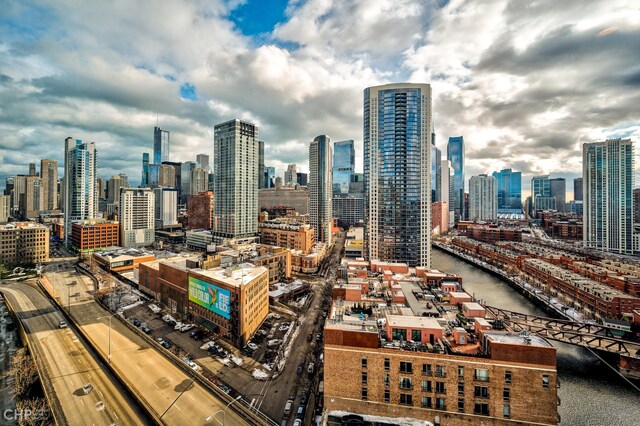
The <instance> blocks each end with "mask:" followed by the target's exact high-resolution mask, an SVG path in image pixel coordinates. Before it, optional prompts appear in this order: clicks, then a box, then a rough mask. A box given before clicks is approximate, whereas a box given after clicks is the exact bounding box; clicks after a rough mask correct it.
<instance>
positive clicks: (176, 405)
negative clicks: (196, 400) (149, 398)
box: [173, 404, 182, 411]
mask: <svg viewBox="0 0 640 426" xmlns="http://www.w3.org/2000/svg"><path fill="white" fill-rule="evenodd" d="M173 405H174V406H175V407H176V408H177V409H178V410H180V411H182V408H180V407H179V406H178V404H173Z"/></svg>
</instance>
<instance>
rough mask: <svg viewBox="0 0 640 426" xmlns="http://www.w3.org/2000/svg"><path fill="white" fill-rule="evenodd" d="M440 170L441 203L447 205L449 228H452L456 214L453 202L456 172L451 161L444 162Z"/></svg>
mask: <svg viewBox="0 0 640 426" xmlns="http://www.w3.org/2000/svg"><path fill="white" fill-rule="evenodd" d="M440 170H441V172H440V176H441V180H440V201H442V202H443V203H447V208H448V209H449V226H452V225H453V220H454V218H453V214H454V213H453V205H452V203H451V200H453V176H454V175H455V170H453V167H452V166H451V161H449V160H442V162H441V163H440Z"/></svg>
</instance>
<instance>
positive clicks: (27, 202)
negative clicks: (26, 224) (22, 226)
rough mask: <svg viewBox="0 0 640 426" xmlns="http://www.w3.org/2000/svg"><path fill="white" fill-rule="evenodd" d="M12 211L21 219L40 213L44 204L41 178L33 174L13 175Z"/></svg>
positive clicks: (31, 217)
mask: <svg viewBox="0 0 640 426" xmlns="http://www.w3.org/2000/svg"><path fill="white" fill-rule="evenodd" d="M13 181H14V188H13V206H14V210H15V211H14V213H15V214H16V215H17V216H18V217H20V218H22V219H33V218H34V217H36V216H38V214H40V211H41V210H43V208H42V207H43V205H44V194H43V191H42V179H41V178H40V176H34V175H29V176H25V175H18V176H15V177H14V180H13Z"/></svg>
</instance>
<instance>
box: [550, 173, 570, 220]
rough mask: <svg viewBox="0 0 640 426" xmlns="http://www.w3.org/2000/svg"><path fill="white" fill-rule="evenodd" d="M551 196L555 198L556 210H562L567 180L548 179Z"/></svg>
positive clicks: (565, 200) (564, 202) (565, 202)
mask: <svg viewBox="0 0 640 426" xmlns="http://www.w3.org/2000/svg"><path fill="white" fill-rule="evenodd" d="M549 190H550V193H551V196H552V197H553V198H555V199H556V210H558V211H559V212H563V211H565V210H566V204H567V198H566V196H567V182H566V180H565V179H564V178H553V179H549Z"/></svg>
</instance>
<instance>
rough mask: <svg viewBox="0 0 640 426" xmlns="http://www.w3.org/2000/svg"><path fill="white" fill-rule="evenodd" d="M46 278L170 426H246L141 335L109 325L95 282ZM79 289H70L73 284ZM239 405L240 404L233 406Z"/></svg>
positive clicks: (70, 274)
mask: <svg viewBox="0 0 640 426" xmlns="http://www.w3.org/2000/svg"><path fill="white" fill-rule="evenodd" d="M47 278H48V280H49V282H50V283H52V284H53V287H54V288H55V291H56V296H57V297H58V298H59V300H60V302H61V303H62V304H63V305H64V306H69V296H71V305H70V312H71V316H72V317H73V319H74V321H75V322H76V323H77V324H78V325H79V326H80V327H81V328H82V329H83V330H84V332H85V334H86V335H87V336H89V339H90V340H91V342H92V344H93V345H94V347H95V348H96V349H97V350H98V351H100V352H101V353H103V354H104V355H107V356H108V354H109V353H111V365H112V366H113V367H114V369H115V370H116V371H118V372H119V373H120V376H121V377H124V378H126V381H128V386H129V387H130V388H131V389H132V391H133V392H135V393H136V394H137V395H139V396H140V397H141V398H142V399H143V400H144V401H145V402H146V404H147V406H148V407H150V408H151V410H153V411H154V412H155V413H156V414H157V416H159V417H160V418H161V420H162V422H163V423H165V424H168V425H183V424H185V423H189V424H214V425H215V424H220V425H222V424H223V423H224V425H225V426H235V425H246V424H247V422H246V421H245V420H243V419H242V417H240V416H239V415H238V414H237V413H236V412H235V411H234V410H233V408H234V407H231V409H229V410H226V415H225V413H224V411H225V407H226V405H227V401H226V400H223V399H220V398H218V397H216V396H215V395H213V394H212V393H210V391H209V390H207V389H206V388H205V387H203V386H202V385H201V384H199V383H198V382H197V381H193V379H192V377H191V376H189V375H187V374H186V373H185V372H184V371H183V370H182V369H180V368H178V367H177V366H176V365H175V364H174V363H173V362H172V361H170V360H169V359H167V358H166V357H165V356H164V355H163V354H161V353H160V352H159V351H160V349H159V348H156V347H155V345H152V344H151V343H150V342H148V341H147V340H146V339H144V338H143V337H142V336H140V335H139V334H138V333H137V332H135V331H133V330H131V329H129V328H128V327H127V326H126V325H124V324H122V323H121V322H120V320H118V319H114V320H113V321H111V325H112V329H111V328H110V327H109V323H110V319H109V317H110V315H111V314H110V313H109V312H108V311H107V310H105V309H104V308H102V307H101V306H100V305H98V304H97V303H96V302H95V301H94V299H93V295H92V292H93V282H92V281H91V280H90V279H89V278H88V277H86V276H84V275H81V274H79V273H77V272H75V271H63V272H51V273H47ZM73 282H75V285H72V286H71V287H70V284H72V283H73ZM235 404H238V403H234V405H235Z"/></svg>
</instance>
